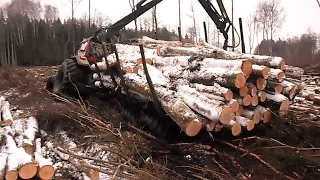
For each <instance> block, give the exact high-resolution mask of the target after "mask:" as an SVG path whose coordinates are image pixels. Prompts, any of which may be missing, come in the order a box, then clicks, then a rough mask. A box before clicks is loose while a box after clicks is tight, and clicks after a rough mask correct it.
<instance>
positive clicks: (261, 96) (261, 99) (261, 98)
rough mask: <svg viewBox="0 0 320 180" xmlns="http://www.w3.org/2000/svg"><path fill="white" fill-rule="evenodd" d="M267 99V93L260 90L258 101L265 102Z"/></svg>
mask: <svg viewBox="0 0 320 180" xmlns="http://www.w3.org/2000/svg"><path fill="white" fill-rule="evenodd" d="M266 100H267V94H266V93H265V92H262V93H261V95H260V102H265V101H266Z"/></svg>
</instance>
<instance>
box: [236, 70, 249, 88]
mask: <svg viewBox="0 0 320 180" xmlns="http://www.w3.org/2000/svg"><path fill="white" fill-rule="evenodd" d="M246 81H247V80H246V77H245V76H244V75H243V74H237V75H236V79H235V84H234V85H235V87H237V88H239V89H240V88H242V87H243V86H244V85H245V84H246Z"/></svg>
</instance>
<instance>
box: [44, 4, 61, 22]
mask: <svg viewBox="0 0 320 180" xmlns="http://www.w3.org/2000/svg"><path fill="white" fill-rule="evenodd" d="M58 15H59V10H58V8H57V7H54V6H51V5H45V6H44V18H45V20H46V21H47V22H52V21H55V20H56V19H58Z"/></svg>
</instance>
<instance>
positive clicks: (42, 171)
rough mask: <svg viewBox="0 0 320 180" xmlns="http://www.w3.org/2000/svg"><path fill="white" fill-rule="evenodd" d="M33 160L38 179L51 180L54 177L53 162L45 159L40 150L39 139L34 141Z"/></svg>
mask: <svg viewBox="0 0 320 180" xmlns="http://www.w3.org/2000/svg"><path fill="white" fill-rule="evenodd" d="M34 159H35V161H36V162H37V163H38V173H37V176H38V177H39V178H40V179H51V178H52V177H53V176H54V168H53V162H52V160H51V159H50V158H45V157H44V155H43V152H42V149H41V139H40V138H37V139H36V140H35V152H34Z"/></svg>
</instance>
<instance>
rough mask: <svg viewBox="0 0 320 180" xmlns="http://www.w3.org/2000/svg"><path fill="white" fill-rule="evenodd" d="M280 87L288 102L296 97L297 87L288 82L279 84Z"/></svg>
mask: <svg viewBox="0 0 320 180" xmlns="http://www.w3.org/2000/svg"><path fill="white" fill-rule="evenodd" d="M281 86H283V95H285V96H287V97H288V98H289V99H290V100H292V99H293V97H294V96H295V95H296V93H297V90H298V86H297V85H296V84H294V83H292V82H289V81H283V82H281Z"/></svg>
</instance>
